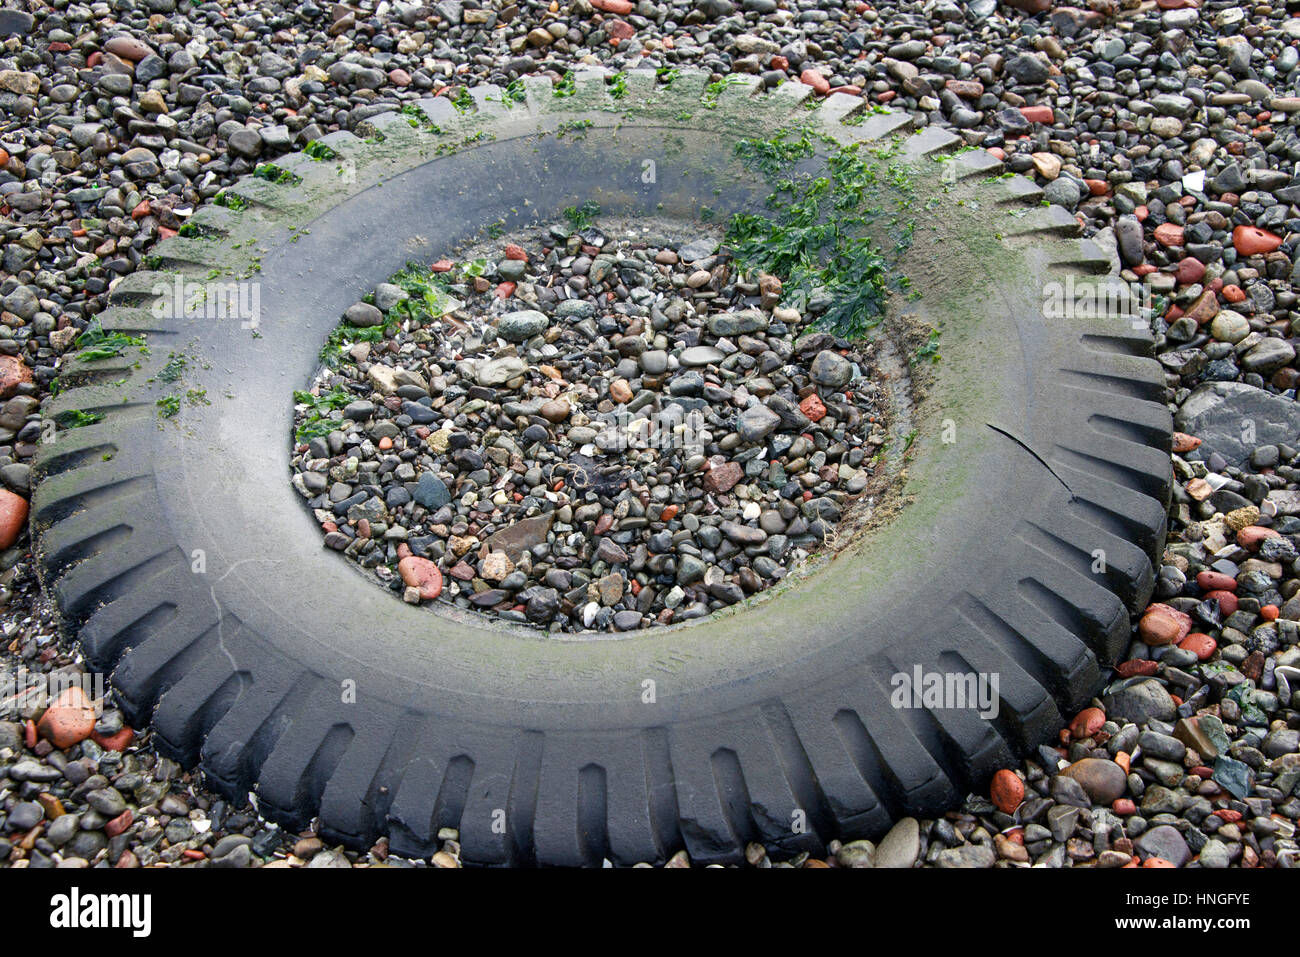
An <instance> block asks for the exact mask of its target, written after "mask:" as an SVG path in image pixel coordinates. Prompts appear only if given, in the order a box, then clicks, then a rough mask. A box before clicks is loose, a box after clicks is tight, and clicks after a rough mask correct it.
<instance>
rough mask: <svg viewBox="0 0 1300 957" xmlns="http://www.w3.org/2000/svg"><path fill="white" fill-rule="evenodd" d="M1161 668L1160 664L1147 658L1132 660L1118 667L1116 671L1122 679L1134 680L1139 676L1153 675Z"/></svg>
mask: <svg viewBox="0 0 1300 957" xmlns="http://www.w3.org/2000/svg"><path fill="white" fill-rule="evenodd" d="M1159 667H1160V665H1159V663H1158V662H1155V661H1148V660H1146V659H1145V658H1131V659H1129V660H1128V661H1124V662H1121V663H1120V664H1118V665H1116V666H1115V671H1116V673H1117V674H1118V675H1119V676H1120V677H1121V678H1133V677H1136V676H1137V675H1144V676H1150V675H1153V674H1155V673H1156V670H1157V669H1158V668H1159Z"/></svg>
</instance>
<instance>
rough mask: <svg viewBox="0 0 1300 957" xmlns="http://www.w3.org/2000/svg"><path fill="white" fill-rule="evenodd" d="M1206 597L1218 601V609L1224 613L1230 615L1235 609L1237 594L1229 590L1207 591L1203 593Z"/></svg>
mask: <svg viewBox="0 0 1300 957" xmlns="http://www.w3.org/2000/svg"><path fill="white" fill-rule="evenodd" d="M1204 597H1205V598H1206V599H1210V598H1213V599H1214V600H1215V601H1217V602H1218V603H1219V610H1220V611H1222V612H1223V613H1224V614H1225V615H1231V614H1232V613H1233V612H1235V611H1236V610H1237V605H1238V601H1237V596H1236V594H1235V593H1233V592H1230V591H1218V590H1215V591H1207V592H1206V593H1205V595H1204Z"/></svg>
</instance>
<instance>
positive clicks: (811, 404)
mask: <svg viewBox="0 0 1300 957" xmlns="http://www.w3.org/2000/svg"><path fill="white" fill-rule="evenodd" d="M799 410H800V411H801V412H803V414H804V415H806V416H808V418H809V420H810V421H812V422H820V421H821V420H822V419H824V418H825V417H826V403H824V402H822V400H821V398H820V397H818V395H817V393H815V392H814V393H812V394H811V395H809V396H808V397H807V398H805V399H804V400H803V401H802V402H800V403H799Z"/></svg>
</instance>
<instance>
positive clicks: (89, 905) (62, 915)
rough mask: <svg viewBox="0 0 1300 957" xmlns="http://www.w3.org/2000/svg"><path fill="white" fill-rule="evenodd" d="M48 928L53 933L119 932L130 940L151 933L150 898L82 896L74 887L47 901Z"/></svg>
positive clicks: (134, 896)
mask: <svg viewBox="0 0 1300 957" xmlns="http://www.w3.org/2000/svg"><path fill="white" fill-rule="evenodd" d="M50 926H51V927H53V928H55V929H57V930H84V929H87V928H89V929H115V928H116V929H120V928H126V929H128V930H130V931H131V936H133V937H148V936H149V933H150V932H151V931H152V930H153V899H152V898H151V897H150V896H149V895H148V894H82V893H81V889H80V888H77V887H74V888H72V889H71V890H70V891H69V892H68V893H66V894H55V895H54V896H53V897H51V898H50Z"/></svg>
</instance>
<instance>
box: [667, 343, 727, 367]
mask: <svg viewBox="0 0 1300 957" xmlns="http://www.w3.org/2000/svg"><path fill="white" fill-rule="evenodd" d="M725 358H727V355H726V353H724V352H723V351H722V350H721V349H715V348H714V347H713V346H691V347H689V348H687V349H683V350H682V353H681V355H679V356H678V357H677V359H678V361H679V362H681V364H682V365H684V366H689V367H692V368H695V367H700V366H707V365H713V364H715V363H718V362H721V361H722V360H723V359H725Z"/></svg>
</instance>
